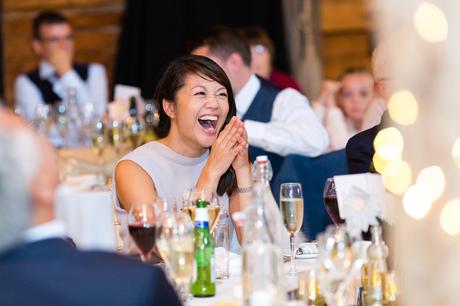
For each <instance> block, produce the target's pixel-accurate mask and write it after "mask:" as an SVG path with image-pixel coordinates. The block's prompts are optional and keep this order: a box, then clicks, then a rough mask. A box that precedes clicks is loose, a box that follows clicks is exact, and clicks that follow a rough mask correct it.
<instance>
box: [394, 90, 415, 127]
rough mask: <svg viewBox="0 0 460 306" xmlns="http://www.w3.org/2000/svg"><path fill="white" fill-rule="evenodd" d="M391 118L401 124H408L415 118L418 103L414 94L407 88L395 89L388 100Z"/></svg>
mask: <svg viewBox="0 0 460 306" xmlns="http://www.w3.org/2000/svg"><path fill="white" fill-rule="evenodd" d="M388 113H389V114H390V117H391V119H393V120H394V121H395V122H397V123H399V124H401V125H410V124H413V123H414V122H415V120H417V115H418V104H417V100H416V99H415V97H414V95H413V94H412V93H411V92H410V91H408V90H400V91H397V92H396V93H395V94H393V96H391V98H390V101H389V102H388Z"/></svg>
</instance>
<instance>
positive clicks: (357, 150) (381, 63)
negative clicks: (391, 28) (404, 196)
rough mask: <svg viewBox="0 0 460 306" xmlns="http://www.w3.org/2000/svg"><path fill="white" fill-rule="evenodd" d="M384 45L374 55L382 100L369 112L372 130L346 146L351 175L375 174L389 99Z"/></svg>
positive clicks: (374, 71) (378, 87) (369, 122)
mask: <svg viewBox="0 0 460 306" xmlns="http://www.w3.org/2000/svg"><path fill="white" fill-rule="evenodd" d="M384 52H385V49H384V45H379V46H378V47H377V48H376V49H375V50H374V52H373V53H372V72H373V75H374V88H375V92H376V94H377V96H379V97H381V99H379V100H377V103H372V104H371V105H370V107H369V109H368V111H367V118H368V119H367V120H368V121H367V123H366V124H367V125H368V126H371V128H369V129H367V130H364V131H362V132H360V133H358V134H356V135H355V136H353V137H351V138H350V139H349V140H348V142H347V145H346V148H345V150H346V154H347V163H348V171H349V173H350V174H355V173H366V172H375V169H374V168H373V166H372V158H373V156H374V139H375V136H377V133H378V132H379V131H380V130H381V129H382V128H383V123H384V122H382V121H385V120H383V118H384V117H385V114H386V110H387V103H388V99H389V98H390V97H389V94H390V92H389V88H388V80H389V77H390V76H389V73H388V62H387V58H386V57H385V54H384Z"/></svg>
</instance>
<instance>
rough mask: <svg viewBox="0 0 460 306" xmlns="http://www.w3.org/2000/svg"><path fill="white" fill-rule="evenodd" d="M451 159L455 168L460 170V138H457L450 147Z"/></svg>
mask: <svg viewBox="0 0 460 306" xmlns="http://www.w3.org/2000/svg"><path fill="white" fill-rule="evenodd" d="M452 158H453V159H454V162H455V164H456V165H457V167H459V168H460V138H458V139H457V140H456V141H455V143H454V146H453V147H452Z"/></svg>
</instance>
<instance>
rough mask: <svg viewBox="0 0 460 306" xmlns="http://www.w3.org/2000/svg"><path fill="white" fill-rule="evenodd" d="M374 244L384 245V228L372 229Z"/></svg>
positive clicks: (376, 227) (375, 227)
mask: <svg viewBox="0 0 460 306" xmlns="http://www.w3.org/2000/svg"><path fill="white" fill-rule="evenodd" d="M371 235H372V243H373V244H382V243H383V239H382V228H381V227H380V226H372V227H371Z"/></svg>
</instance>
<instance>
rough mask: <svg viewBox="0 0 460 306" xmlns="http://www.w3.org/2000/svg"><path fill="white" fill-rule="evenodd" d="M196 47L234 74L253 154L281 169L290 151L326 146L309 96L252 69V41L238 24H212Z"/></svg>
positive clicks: (306, 152)
mask: <svg viewBox="0 0 460 306" xmlns="http://www.w3.org/2000/svg"><path fill="white" fill-rule="evenodd" d="M191 50H192V53H193V54H196V55H202V56H206V57H209V58H210V59H212V60H213V61H215V62H216V63H217V64H219V65H220V67H222V69H223V70H224V71H225V73H226V74H227V76H228V78H229V79H230V82H231V83H232V87H233V91H234V92H235V100H236V108H237V114H238V116H239V117H240V118H242V119H243V120H244V123H245V127H246V130H247V132H248V140H249V144H250V154H251V157H252V158H253V159H254V158H255V157H256V156H255V155H262V154H263V155H268V156H269V158H270V160H271V161H272V164H273V167H274V172H275V173H276V170H277V168H278V167H279V166H280V164H281V162H282V157H284V156H286V155H288V154H299V155H304V156H318V155H320V154H321V153H323V152H324V150H325V149H326V148H327V146H328V143H329V140H328V136H327V132H326V130H325V129H324V127H323V126H322V124H321V122H320V121H319V120H318V118H317V117H316V115H315V113H314V112H313V110H312V108H311V107H310V103H309V101H308V99H307V98H306V97H305V96H303V95H302V94H300V93H299V92H298V91H296V90H295V89H292V88H287V89H284V90H280V89H279V88H277V87H275V86H274V85H272V84H271V83H269V82H267V81H265V80H263V79H262V78H260V77H258V76H256V75H255V74H253V73H252V72H251V68H250V67H251V53H250V49H249V46H248V45H247V44H246V42H245V40H244V39H243V38H242V36H241V35H240V34H239V33H238V32H237V30H235V29H230V28H225V27H217V28H213V29H211V30H210V31H208V32H207V33H204V34H203V36H202V37H200V38H199V39H197V40H196V41H195V42H194V44H193V46H192V48H191Z"/></svg>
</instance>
